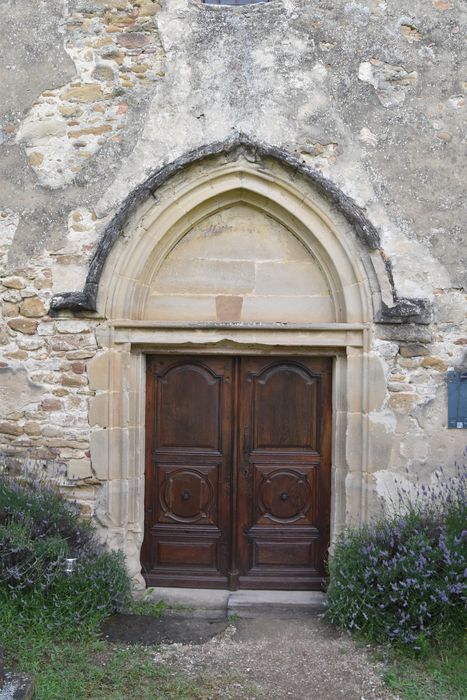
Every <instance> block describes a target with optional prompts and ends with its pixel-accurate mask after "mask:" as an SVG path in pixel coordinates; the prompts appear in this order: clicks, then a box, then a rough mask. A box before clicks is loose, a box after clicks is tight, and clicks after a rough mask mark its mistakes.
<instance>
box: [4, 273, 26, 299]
mask: <svg viewBox="0 0 467 700" xmlns="http://www.w3.org/2000/svg"><path fill="white" fill-rule="evenodd" d="M0 283H1V284H3V286H4V287H7V288H8V289H24V288H25V287H27V286H28V282H27V280H25V279H24V278H23V277H17V276H15V275H12V276H10V277H3V278H2V279H1V280H0ZM4 298H5V297H4Z"/></svg>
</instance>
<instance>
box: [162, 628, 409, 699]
mask: <svg viewBox="0 0 467 700" xmlns="http://www.w3.org/2000/svg"><path fill="white" fill-rule="evenodd" d="M154 663H156V664H162V665H164V666H165V667H167V666H168V667H169V668H170V669H171V671H172V672H173V673H174V675H175V674H177V675H178V674H180V675H182V676H184V677H185V678H188V679H190V680H191V681H192V682H193V684H194V685H195V686H200V687H202V688H204V689H206V695H205V696H204V695H203V697H206V698H209V699H212V700H217V699H218V698H222V699H225V700H230V699H236V700H237V699H241V700H260V699H263V698H268V699H269V700H284V698H292V699H293V700H337V699H339V700H341V699H342V698H345V699H346V700H398V699H397V698H396V696H394V695H392V694H391V693H389V692H388V691H387V690H386V689H385V688H384V685H383V683H382V681H381V671H382V668H381V667H379V666H378V665H377V664H375V662H374V661H372V660H370V659H369V657H368V655H367V653H366V652H365V649H361V648H359V647H358V646H357V645H356V644H355V643H354V642H353V641H352V640H351V639H350V638H349V637H347V636H341V635H338V634H336V633H335V632H333V631H332V630H330V629H329V627H328V626H327V625H326V624H325V623H324V622H323V621H322V620H320V619H319V618H317V617H311V616H310V617H308V616H307V617H302V618H301V619H277V618H276V619H274V618H272V617H265V616H261V617H257V618H255V619H239V620H237V621H235V622H233V623H232V624H230V625H229V626H228V627H227V628H226V629H225V630H224V631H223V632H221V633H220V634H217V635H216V636H215V637H213V638H212V639H211V640H209V641H208V642H205V643H204V644H197V645H195V644H166V645H163V646H161V647H160V651H159V652H158V653H157V654H156V655H155V657H154Z"/></svg>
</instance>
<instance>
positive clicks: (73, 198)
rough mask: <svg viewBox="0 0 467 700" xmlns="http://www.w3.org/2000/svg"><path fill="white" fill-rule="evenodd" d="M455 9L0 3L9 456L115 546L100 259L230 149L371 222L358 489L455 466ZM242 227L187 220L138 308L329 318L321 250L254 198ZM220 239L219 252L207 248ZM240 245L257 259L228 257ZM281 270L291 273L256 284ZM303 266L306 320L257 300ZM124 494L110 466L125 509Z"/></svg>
mask: <svg viewBox="0 0 467 700" xmlns="http://www.w3.org/2000/svg"><path fill="white" fill-rule="evenodd" d="M465 19H466V10H465V5H464V4H463V3H462V2H461V0H410V2H409V0H393V1H392V2H385V1H384V0H361V1H360V2H356V1H355V0H350V1H347V0H332V1H331V0H324V1H318V0H271V1H270V2H268V3H255V4H253V5H251V6H248V5H245V6H239V7H229V6H216V5H210V4H205V3H201V2H198V0H3V2H2V3H1V5H0V26H1V28H2V29H1V36H0V62H1V66H2V67H1V76H2V77H1V81H0V159H1V173H0V177H1V185H0V297H1V319H0V355H1V357H0V385H1V392H2V400H1V404H0V452H1V454H2V463H4V464H5V465H6V466H7V467H9V468H11V469H25V468H26V467H27V466H28V465H29V466H36V467H37V466H39V467H40V468H42V467H41V465H44V469H45V473H46V475H47V477H48V478H52V479H55V480H58V481H59V483H60V484H61V486H62V487H63V489H64V490H65V491H66V492H67V493H69V494H70V496H72V497H74V498H76V499H77V500H78V502H79V503H80V505H81V507H82V512H83V514H84V515H86V516H88V517H94V518H95V519H96V522H97V523H98V524H100V526H101V528H102V533H103V536H104V537H105V536H107V537H108V539H109V542H110V543H111V544H119V545H122V546H126V545H125V542H126V541H127V540H126V539H125V538H127V532H126V530H127V529H128V522H131V519H130V521H129V520H128V517H127V520H126V521H125V523H126V524H125V523H123V522H116V521H113V520H112V518H110V519H109V517H108V513H109V508H108V497H109V496H108V493H109V488H110V486H109V483H108V482H109V481H110V480H111V479H112V476H111V475H109V473H106V472H105V470H102V469H101V466H100V463H99V460H100V459H101V448H97V447H92V435H93V433H94V432H95V431H97V430H101V431H102V430H103V429H106V428H107V427H108V425H110V422H111V418H109V417H108V416H106V417H104V416H103V414H104V413H105V410H106V409H105V406H104V404H105V402H104V401H102V402H101V403H99V400H100V398H99V389H98V388H96V386H97V387H99V381H96V379H94V380H92V378H91V382H90V375H92V373H93V372H94V376H95V375H96V372H97V373H99V371H100V370H99V369H97V370H96V367H97V368H99V367H100V366H101V365H99V364H95V363H99V358H100V357H103V356H104V355H105V353H106V352H107V350H108V347H107V345H106V343H107V342H108V341H107V340H105V341H104V340H103V338H108V333H107V331H108V328H109V318H107V317H106V313H105V310H104V309H103V307H102V306H101V307H99V302H98V301H97V302H96V299H97V300H98V299H99V293H101V292H100V291H99V290H100V288H99V280H100V274H101V269H100V268H99V274H96V275H94V277H92V279H91V278H90V277H89V270H90V266H91V270H93V269H97V268H96V265H95V264H94V263H93V262H92V261H93V260H94V261H96V259H97V258H99V260H101V261H102V265H101V268H102V269H103V270H104V273H105V270H106V269H107V270H109V269H110V268H109V265H110V264H111V263H109V262H108V260H111V259H112V252H111V250H110V249H111V248H112V246H113V245H114V244H115V241H116V240H117V239H118V241H119V245H123V244H122V243H121V241H125V240H126V239H128V240H130V239H131V238H132V236H137V235H138V222H137V221H135V217H136V218H138V217H140V213H138V212H140V211H141V207H143V209H144V206H146V205H145V201H147V200H145V199H144V197H145V196H146V195H147V197H149V200H150V201H151V202H156V203H157V202H158V201H162V200H164V201H166V200H168V199H170V197H171V196H172V195H173V194H174V192H175V191H176V188H177V187H182V186H183V185H184V183H186V182H188V181H189V177H190V175H189V174H185V172H186V173H188V172H189V171H190V167H193V162H194V160H196V159H197V160H196V162H197V163H198V162H199V163H201V165H199V166H197V167H202V168H204V169H205V171H206V172H207V171H209V167H210V165H209V164H210V163H211V162H212V164H213V166H212V167H214V165H215V164H218V163H219V162H220V161H219V159H220V160H221V161H222V159H223V161H222V162H223V163H224V164H228V163H230V162H232V161H234V160H235V158H238V157H242V158H245V159H246V161H248V162H256V164H257V167H259V168H260V169H261V168H263V169H264V170H268V168H269V165H268V164H269V161H270V160H271V159H272V160H275V159H277V158H276V157H277V154H280V158H281V162H282V163H283V167H284V169H285V170H286V171H287V172H288V173H289V174H290V178H291V181H292V180H293V179H294V178H296V179H297V181H298V180H299V179H300V178H302V177H305V175H306V177H308V180H307V182H309V183H310V184H309V187H310V188H311V190H313V188H318V189H319V192H320V194H321V195H323V196H324V197H325V198H326V197H327V198H328V200H329V202H330V205H329V206H330V210H329V211H330V212H331V213H330V216H332V212H333V211H334V210H335V209H336V207H337V208H340V211H341V212H342V211H344V213H345V214H346V216H347V220H348V221H351V222H353V226H354V229H355V230H357V229H358V226H361V227H362V226H363V229H364V230H365V231H366V233H365V235H367V238H368V236H369V234H368V231H371V232H372V233H371V236H370V238H371V237H372V239H371V241H370V243H368V241H367V243H368V244H367V247H369V248H370V249H371V250H373V251H376V252H377V255H378V259H379V260H380V267H381V269H382V270H383V271H382V272H380V274H381V278H384V279H385V280H386V282H385V284H386V285H387V290H386V292H385V294H386V296H385V300H384V305H383V307H384V308H383V312H384V313H383V315H382V316H381V313H380V316H379V317H378V314H375V315H374V318H373V321H372V322H371V323H368V324H367V325H366V328H365V332H366V333H367V337H368V347H367V350H366V354H367V355H368V357H369V358H370V359H371V363H372V367H373V372H374V375H372V376H376V375H377V377H378V381H377V382H375V391H376V392H377V394H378V397H377V400H376V401H375V402H374V405H373V406H372V407H371V410H368V411H367V414H366V426H367V428H366V430H367V431H369V432H370V433H371V435H372V436H373V437H372V440H373V444H374V445H375V446H376V447H375V448H374V449H373V450H372V451H371V452H370V462H371V464H370V466H369V467H368V474H369V476H368V480H367V482H366V483H367V487H368V488H369V489H370V498H373V496H371V494H373V495H374V498H376V495H377V494H378V493H379V494H383V493H385V492H387V491H388V489H389V491H391V488H392V487H393V483H394V477H395V476H396V475H401V477H402V478H404V479H412V478H414V477H415V476H416V475H418V476H419V477H420V478H421V479H422V480H430V478H432V477H433V473H434V472H435V471H436V470H437V469H438V468H439V467H440V466H443V467H445V468H446V469H448V470H450V469H452V468H453V466H454V464H455V463H456V462H460V461H461V460H462V458H463V451H464V447H465V445H466V444H467V439H466V438H467V433H466V432H465V430H448V429H447V380H446V376H447V375H446V373H447V370H448V369H449V368H451V369H462V368H464V369H465V368H466V366H467V322H466V279H467V276H466V270H467V236H466V233H465V228H464V226H465V193H464V187H465V172H466V170H465V155H464V153H465V145H466V142H465V95H466V90H467V82H466V81H467V78H466V75H465V72H464V71H465V65H466V64H465V43H464V38H465V28H466V26H465V25H466V23H465ZM238 144H240V146H241V144H248V147H246V150H245V149H244V150H243V151H242V153H241V154H240V156H239V155H238V153H237V151H236V148H237V145H238ZM240 146H239V147H240ZM240 150H241V148H240ZM189 154H197V155H196V158H195V156H190V155H189ZM203 154H205V155H206V157H205V158H204V159H203ZM190 158H191V160H190ZM216 159H217V160H216ZM214 161H215V162H214ZM271 162H272V161H271ZM189 163H191V165H189ZM185 165H186V167H187V168H188V170H185V169H184V166H185ZM216 167H217V165H216ZM269 170H270V172H271V173H272V174H271V179H272V178H273V177H275V175H274V167H273V166H272V165H271V168H270V169H269ZM269 170H268V172H269ZM285 170H284V172H285ZM161 173H165V174H166V175H164V178H162V176H161ZM169 176H173V177H175V178H178V180H177V179H175V180H171V177H169ZM277 177H278V178H279V174H277ZM158 178H159V179H158ZM148 183H149V184H148ZM171 183H172V184H171ZM177 183H178V184H177ZM323 183H324V184H323ZM307 186H308V185H307ZM313 191H314V190H313ZM158 198H159V199H158ZM164 198H165V199H164ZM141 216H142V214H141ZM119 217H120V218H119ZM132 217H133V219H132ZM232 217H233V218H229V216H228V215H227V214H226V213H225V210H223V211H222V212H221V213H217V214H216V213H214V214H212V218H211V219H206V220H205V221H204V223H203V222H198V223H197V224H196V226H194V227H193V230H192V231H191V232H190V233H189V234H188V236H187V238H186V240H185V239H183V240H182V242H181V243H180V246H176V249H174V250H173V251H172V252H171V253H170V254H169V255H168V256H167V258H166V261H165V262H164V263H163V265H162V267H161V268H160V270H159V272H158V276H157V277H155V278H154V284H153V286H152V287H151V290H152V291H151V294H152V296H151V303H150V304H149V306H148V305H147V306H146V307H145V308H146V311H145V316H144V318H145V319H146V321H151V320H153V321H156V320H159V321H161V322H162V321H178V322H182V321H183V320H185V321H187V319H183V309H187V308H188V307H189V308H190V309H191V311H190V313H191V316H190V319H189V320H196V321H197V322H203V321H205V322H211V323H216V322H229V321H232V322H236V323H241V322H242V320H243V321H245V322H248V323H253V324H254V323H258V324H260V323H261V322H262V321H264V322H267V323H274V322H277V323H280V322H284V321H290V322H291V323H294V322H296V321H297V320H298V321H299V322H300V323H308V324H313V323H334V322H335V321H336V318H335V317H333V315H332V310H330V305H329V304H330V302H329V290H328V289H327V288H326V283H325V281H323V279H322V278H321V272H320V271H319V269H318V271H316V273H313V274H312V275H311V277H313V282H310V283H309V282H308V281H307V280H306V279H305V277H306V274H307V272H310V274H311V271H312V270H314V269H315V262H316V261H315V260H314V258H313V256H312V255H311V257H310V258H308V257H307V255H308V253H307V252H306V251H303V256H304V257H303V260H302V257H301V253H300V251H299V250H298V249H297V250H298V252H297V250H295V249H294V248H293V246H292V247H291V246H289V245H288V243H287V241H286V238H287V232H286V231H285V229H284V230H282V228H281V227H280V225H279V224H278V223H275V224H274V226H272V227H268V226H266V225H265V221H264V217H263V219H261V221H260V220H259V219H260V218H261V217H260V215H259V214H257V213H256V214H255V215H254V216H250V214H249V213H248V211H245V207H244V206H243V205H238V206H236V208H235V207H234V210H233V211H232ZM255 217H257V218H258V222H257V225H254V222H255V220H256V219H255ZM138 220H139V219H138ZM362 221H364V222H365V224H364V225H363V224H362V223H361V222H362ZM115 222H116V223H115ZM359 222H360V223H359ZM130 224H131V225H130ZM112 226H113V228H112ZM248 226H249V227H250V229H251V230H253V229H254V231H255V235H254V242H255V243H254V245H255V246H256V247H253V248H252V249H251V250H250V249H249V248H248V246H249V245H250V243H249V242H248V241H245V238H244V236H243V238H242V234H241V231H242V230H243V231H244V230H245V227H248ZM213 232H214V233H215V234H216V238H215V240H216V247H215V250H216V254H215V255H213V252H212V251H213V249H212V248H210V246H209V245H208V246H206V245H204V242H205V241H206V238H207V237H209V236H210V235H214V234H213ZM357 234H358V231H357ZM236 236H237V238H236ZM213 240H214V239H213ZM249 240H250V241H251V240H253V238H251V239H249ZM232 241H237V242H238V246H239V247H240V248H242V250H243V251H247V253H248V254H246V256H245V257H244V258H243V259H242V261H240V262H238V255H237V254H232V250H233V247H234V246H233V242H232ZM130 244H131V240H130V243H129V245H130ZM103 245H104V247H105V246H107V247H108V248H109V250H107V249H106V250H105V251H104V252H103V248H102V246H103ZM298 245H299V244H298V243H296V246H298ZM362 245H363V244H362ZM238 246H237V249H236V250H238ZM267 246H270V248H268V247H267ZM248 251H249V252H248ZM268 251H270V256H269V257H268V255H269V253H268ZM104 253H105V255H104ZM109 255H110V257H108V256H109ZM96 256H97V258H96ZM99 256H100V257H99ZM264 256H266V258H265V257H264ZM271 256H272V257H271ZM222 259H224V263H222V262H220V263H219V261H222ZM213 260H215V261H217V262H214V263H213ZM235 260H237V262H236V263H235V265H237V267H236V268H235V272H234V273H233V272H232V270H234V268H232V265H233V264H234V262H233V261H235ZM270 260H276V261H279V262H280V264H281V265H282V264H283V263H284V264H285V265H286V267H281V269H282V270H286V269H288V270H289V275H288V276H287V274H285V273H284V275H283V277H280V275H279V277H276V272H277V269H278V268H275V269H276V272H270V276H268V275H267V274H266V278H265V279H263V278H262V277H261V275H263V277H264V274H265V270H266V268H265V267H262V265H263V264H265V262H267V261H270ZM298 261H300V263H299V262H298ZM93 264H94V268H93V267H92V265H93ZM99 264H100V263H99ZM222 264H225V270H226V273H225V276H222V274H221V273H220V272H219V270H221V269H223V268H222ZM268 264H269V263H268ZM289 264H290V267H289V268H287V265H289ZM293 264H294V265H295V267H294V266H293ZM299 264H300V265H301V267H300V268H299V267H298V265H299ZM307 264H308V267H303V265H307ZM106 266H107V267H106ZM318 267H319V266H318ZM229 270H230V272H229ZM93 274H94V273H93ZM108 274H109V273H108ZM229 274H230V277H229ZM300 275H303V276H304V278H303V281H302V282H300V284H301V290H302V291H301V292H300V295H301V296H300V298H301V299H302V298H303V299H304V301H303V299H302V301H303V305H302V306H301V307H300V308H301V309H303V311H300V313H298V312H294V313H291V312H290V313H289V308H290V309H291V308H293V309H295V310H296V309H297V308H298V307H297V306H296V299H293V300H292V301H291V302H290V304H291V306H290V307H288V306H287V304H286V302H285V301H282V302H281V304H282V305H281V304H278V305H277V306H276V305H275V303H273V304H272V307H271V303H269V302H268V300H267V299H266V301H264V299H265V298H266V297H268V295H271V294H280V295H281V299H282V300H283V299H285V298H286V297H287V293H288V289H289V288H293V286H294V284H295V281H296V280H297V279H298V278H299V277H300ZM86 279H88V285H87V286H86ZM207 279H208V280H211V284H210V285H208V289H207V290H206V280H207ZM271 279H272V280H273V281H274V280H277V285H279V286H280V285H282V287H283V288H284V291H281V292H279V291H278V288H277V286H276V283H273V282H271ZM301 279H302V278H301V277H300V280H301ZM307 279H308V278H307ZM310 279H311V278H310ZM90 280H91V283H92V284H89V282H90ZM239 280H240V282H241V284H240V282H239ZM242 280H243V281H242ZM261 280H263V281H261ZM242 284H243V286H242ZM235 285H236V286H235ZM258 285H262V287H261V286H258ZM86 290H87V291H86ZM90 290H91V291H90ZM261 290H262V291H261ZM388 290H389V291H388ZM84 292H86V294H87V295H88V296H86V294H84ZM80 293H82V294H81V296H79V294H80ZM73 294H75V295H76V294H78V297H76V296H73ZM90 294H91V296H92V295H94V297H93V299H94V301H93V300H92V299H91V301H89V303H86V299H88V300H89V299H90V298H91V297H90V296H89V295H90ZM67 295H68V296H67ZM321 297H322V300H321V302H320V303H318V302H319V299H320V298H321ZM77 298H79V299H80V300H81V301H80V303H79V304H78V303H71V302H68V303H67V301H66V300H67V299H68V300H70V299H71V300H73V299H75V302H76V299H77ZM309 298H313V299H314V301H313V303H311V302H310V303H309ZM174 299H175V300H178V302H177V303H178V306H177V304H176V303H175V302H174ZM219 299H220V300H219ZM83 300H84V301H83ZM411 300H412V301H411ZM94 302H96V303H94ZM300 303H302V302H300ZM51 305H52V310H51ZM271 308H272V309H273V311H271ZM174 309H175V310H174ZM180 309H182V311H180ZM246 309H250V311H248V314H249V315H247V316H242V314H247V311H246ZM252 309H253V310H252ZM274 309H277V318H274ZM380 312H381V308H380ZM180 314H181V315H180ZM271 314H272V315H271ZM297 314H298V315H297ZM106 334H107V335H106ZM104 346H105V347H104ZM93 364H94V369H93ZM102 366H103V365H102ZM102 371H103V372H105V371H107V370H105V369H103V370H102ZM370 381H371V380H370ZM122 401H123V398H122ZM350 413H352V410H351V409H350ZM119 426H120V427H119V430H121V429H122V425H121V424H119ZM347 432H348V431H347ZM344 437H345V436H342V440H343V439H344ZM336 440H337V442H338V441H339V440H340V437H339V435H337V436H336ZM336 444H337V443H336ZM105 449H110V448H105ZM351 449H358V447H357V448H355V447H354V448H351V447H349V450H350V451H351ZM349 454H350V452H348V453H347V457H344V459H348V460H351V459H352V457H351V456H349ZM406 470H408V472H409V476H407V473H406ZM370 472H371V473H370ZM130 488H131V485H129V481H128V479H127V478H126V477H125V479H123V478H120V480H119V482H118V488H117V490H118V491H119V494H120V495H119V498H120V497H121V499H122V498H123V497H124V494H125V493H126V492H127V490H128V489H130ZM120 491H121V493H120ZM103 494H107V495H105V496H104V495H103ZM106 499H107V500H106ZM121 499H120V500H121ZM370 510H371V508H370ZM135 517H136V516H135ZM136 519H137V518H136ZM111 532H113V533H114V534H113V535H109V534H108V533H111ZM115 533H116V534H115ZM135 541H136V542H138V540H137V538H136V540H135ZM135 546H136V545H135ZM129 556H130V557H131V556H133V560H134V562H133V563H134V567H133V568H134V570H135V572H136V571H137V569H138V565H137V560H138V554H137V552H136V553H135V552H133V554H130V555H129Z"/></svg>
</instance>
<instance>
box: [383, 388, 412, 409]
mask: <svg viewBox="0 0 467 700" xmlns="http://www.w3.org/2000/svg"><path fill="white" fill-rule="evenodd" d="M416 402H417V395H416V394H414V393H411V394H409V393H404V392H400V393H397V394H393V395H392V396H391V397H390V398H389V402H388V405H389V407H390V408H392V409H393V410H394V411H401V412H402V413H406V412H407V411H410V410H411V409H412V408H413V407H414V406H415V404H416Z"/></svg>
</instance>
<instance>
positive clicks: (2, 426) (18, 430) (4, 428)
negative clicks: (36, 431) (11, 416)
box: [0, 421, 23, 435]
mask: <svg viewBox="0 0 467 700" xmlns="http://www.w3.org/2000/svg"><path fill="white" fill-rule="evenodd" d="M22 432H23V429H22V427H21V426H19V425H18V424H17V423H8V422H6V421H1V422H0V433H3V435H21V434H22Z"/></svg>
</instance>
